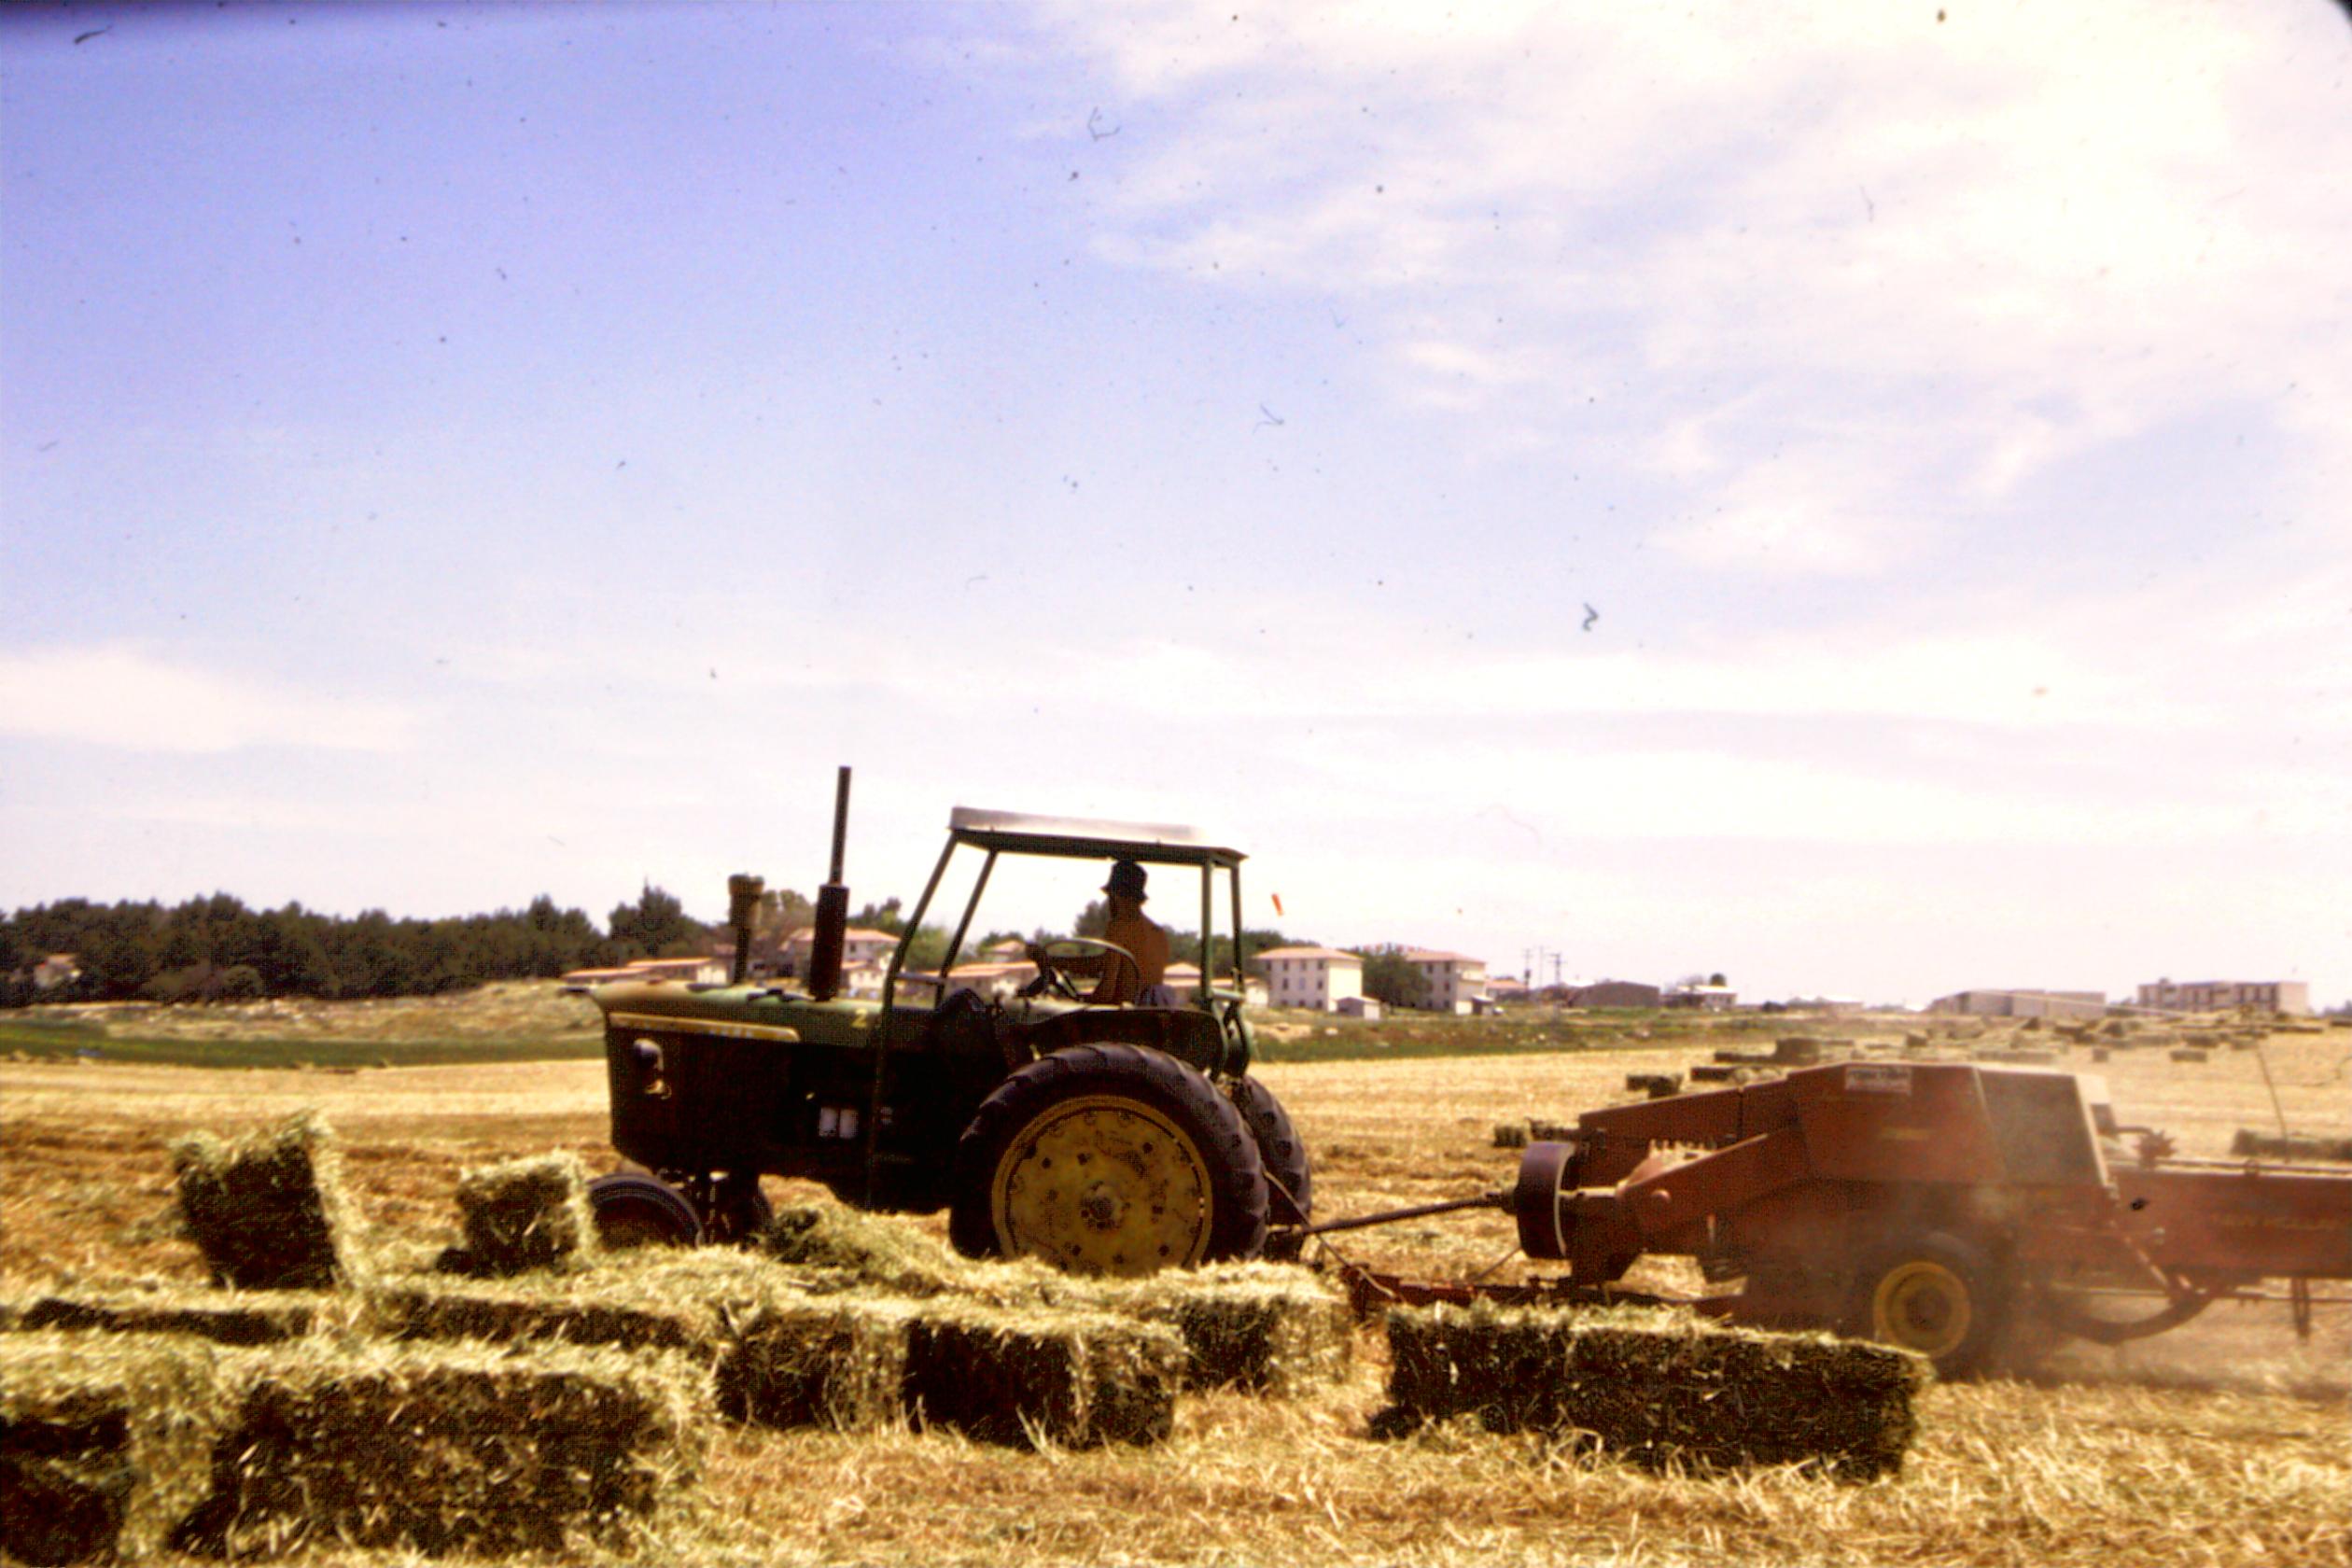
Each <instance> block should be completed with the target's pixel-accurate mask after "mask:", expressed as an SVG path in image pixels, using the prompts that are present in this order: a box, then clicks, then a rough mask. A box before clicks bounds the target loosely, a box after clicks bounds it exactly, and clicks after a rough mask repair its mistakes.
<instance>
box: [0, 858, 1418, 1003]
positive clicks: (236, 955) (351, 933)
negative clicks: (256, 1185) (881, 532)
mask: <svg viewBox="0 0 2352 1568" xmlns="http://www.w3.org/2000/svg"><path fill="white" fill-rule="evenodd" d="M812 917H813V911H812V909H811V907H810V903H809V901H808V900H807V899H805V898H804V897H803V896H802V895H800V894H799V893H797V892H794V891H792V890H791V889H772V890H770V891H769V892H768V894H767V896H766V898H765V900H763V906H762V908H761V909H760V911H759V912H758V914H757V915H756V916H755V917H754V920H755V925H756V927H757V928H758V929H760V930H762V931H763V932H767V933H772V935H771V937H770V939H771V940H775V939H777V938H780V937H781V936H782V935H783V934H784V933H785V932H788V931H791V930H793V929H796V928H797V927H800V926H803V925H805V924H807V923H808V922H809V920H810V919H811V918H812ZM1108 917H1109V910H1108V909H1107V908H1106V907H1105V906H1104V904H1103V903H1101V902H1100V901H1099V900H1098V901H1095V902H1093V903H1088V904H1087V905H1086V906H1085V908H1084V909H1083V910H1081V911H1080V912H1079V914H1078V917H1077V920H1076V922H1075V927H1074V930H1075V931H1076V934H1078V935H1080V936H1098V937H1099V936H1100V935H1101V934H1102V930H1103V927H1104V925H1105V924H1106V923H1107V921H1108ZM850 924H852V925H855V926H862V927H869V928H872V929H874V930H878V931H889V932H891V933H892V934H903V932H904V931H905V922H904V919H903V917H902V915H901V913H900V904H899V901H898V900H897V899H885V900H883V901H881V902H880V903H868V904H867V905H865V907H863V908H861V909H860V910H858V911H857V912H856V913H855V914H854V915H852V916H851V917H850ZM1057 934H1059V933H1057V932H1054V931H1045V930H1043V929H1041V930H1038V931H1031V932H1029V933H1027V936H1026V938H1024V939H1025V940H1034V941H1039V942H1043V941H1049V940H1051V939H1052V938H1053V937H1055V936H1056V935H1057ZM724 935H725V929H724V927H723V925H717V926H714V925H707V924H705V923H703V922H702V921H699V920H696V919H694V918H693V917H691V916H689V915H688V914H687V913H686V910H685V907H684V905H682V904H681V903H679V900H678V899H677V898H676V897H674V896H673V895H671V894H670V893H668V892H666V891H665V890H664V889H660V888H656V887H653V886H652V885H651V884H650V883H649V884H647V885H646V886H645V887H644V888H643V889H641V890H640V891H639V893H638V895H637V898H636V899H634V900H632V901H629V902H627V903H621V904H619V905H616V906H615V907H614V909H613V911H612V913H611V914H610V916H609V917H607V919H606V921H605V924H604V925H603V926H602V927H599V926H598V925H597V924H596V922H595V920H593V919H591V918H590V917H589V916H588V915H587V914H586V912H584V911H582V910H579V909H564V908H559V907H558V906H557V904H556V903H555V901H554V900H553V898H550V897H548V896H547V895H546V894H544V893H542V894H540V895H539V897H538V898H535V899H533V900H532V901H531V902H530V903H528V904H527V905H525V907H523V908H521V909H500V910H497V912H495V913H493V914H487V915H458V916H447V917H440V918H433V919H425V918H418V917H408V916H404V917H393V916H390V915H387V914H385V912H384V911H383V910H380V909H371V910H367V911H365V912H363V913H361V914H358V915H355V916H342V915H328V914H322V913H320V912H318V911H316V910H310V909H305V908H303V907H302V906H301V904H300V903H288V904H287V905H286V906H285V907H283V908H280V909H254V908H250V907H248V906H247V905H246V904H245V902H244V901H243V900H241V899H239V898H237V897H235V896H234V895H232V894H229V893H214V894H211V895H209V896H208V897H203V898H191V899H189V900H187V901H185V902H183V903H176V904H170V905H166V904H163V903H157V902H155V901H153V900H148V901H147V902H144V903H134V902H131V901H124V902H121V903H92V902H91V901H90V900H88V899H63V900H60V901H58V902H57V903H44V904H36V905H35V906H33V907H32V908H29V909H20V910H18V911H16V912H15V913H14V914H12V915H9V916H7V917H0V1006H8V1007H20V1006H23V1005H25V1004H27V1003H29V1002H31V1001H36V1000H37V1001H135V1000H145V1001H166V1002H171V1001H246V1000H251V999H255V998H260V997H314V998H317V999H320V1000H323V1001H343V1000H352V999H358V998H366V997H398V996H433V995H438V994H441V993H443V992H447V991H459V990H466V989H469V988H470V987H475V986H480V985H483V984H484V983H486V982H489V981H492V980H533V979H553V977H555V976H556V975H559V974H563V973H566V972H567V971H570V970H575V969H587V968H595V967H599V966H606V965H613V964H623V963H627V962H629V961H631V960H632V959H653V958H684V957H689V956H694V955H699V954H703V953H707V952H709V951H711V948H712V945H713V943H714V941H715V940H716V939H718V938H720V937H722V936H724ZM1022 935H1023V933H1021V932H1017V931H988V932H987V934H986V935H975V936H974V937H973V939H972V944H973V949H975V950H976V948H977V947H978V946H979V945H981V944H983V943H986V942H991V941H995V940H997V939H999V938H1001V937H1007V936H1012V937H1022ZM1244 935H1245V937H1246V939H1247V945H1246V948H1245V950H1246V951H1247V952H1249V953H1251V954H1257V953H1262V952H1265V951H1266V950H1267V949H1268V948H1271V947H1281V946H1286V945H1295V944H1296V943H1297V941H1298V939H1296V938H1292V937H1286V936H1284V935H1283V933H1282V932H1281V931H1275V930H1271V929H1267V930H1252V931H1247V932H1245V933H1244ZM946 942H947V933H946V932H945V931H944V930H942V929H940V928H939V927H936V926H933V925H930V924H928V923H927V924H926V925H925V926H924V927H923V929H922V930H921V931H917V932H916V933H915V938H914V941H913V943H912V945H911V946H910V947H909V950H908V954H907V960H908V963H909V965H910V966H911V967H913V968H916V969H924V968H930V967H935V966H936V965H937V964H938V963H939V962H940V960H941V959H942V958H944V957H945V947H946ZM1228 942H1229V939H1228V938H1226V937H1224V936H1219V937H1216V938H1214V939H1213V940H1212V941H1211V944H1210V953H1209V960H1210V961H1209V967H1210V969H1211V972H1212V973H1215V972H1217V971H1220V970H1222V969H1224V968H1225V966H1227V965H1229V964H1230V963H1231V961H1232V959H1231V948H1230V946H1229V945H1228ZM1169 947H1170V949H1171V951H1170V953H1169V958H1170V959H1171V960H1172V961H1174V962H1177V963H1198V962H1200V959H1201V943H1200V937H1199V935H1198V933H1197V932H1194V931H1170V932H1169ZM59 953H65V954H71V955H73V957H74V961H75V964H76V966H77V968H78V969H79V971H80V973H79V974H78V975H77V977H76V978H75V979H73V980H72V981H70V982H68V983H67V984H64V985H62V986H57V987H51V988H47V989H36V988H35V985H34V968H35V965H37V964H39V963H40V962H41V960H42V959H45V958H47V957H49V955H51V954H59ZM970 956H971V955H970V952H969V951H968V952H967V953H966V955H965V957H966V959H969V958H970ZM1361 956H1362V957H1363V959H1364V960H1365V962H1364V989H1365V995H1366V996H1370V997H1374V998H1377V999H1378V1000H1379V1001H1384V1002H1387V1003H1389V1004H1390V1005H1392V1006H1419V1005H1421V1004H1422V1003H1423V1002H1425V1001H1427V999H1428V982H1427V981H1426V979H1425V978H1424V977H1423V976H1422V974H1421V971H1420V970H1418V969H1417V968H1415V967H1414V966H1413V965H1412V964H1410V963H1409V962H1407V961H1406V960H1405V959H1404V958H1403V956H1402V955H1401V953H1400V952H1399V951H1398V950H1397V949H1395V948H1393V947H1388V948H1380V947H1373V948H1365V949H1362V950H1361ZM1248 967H1249V969H1250V970H1251V972H1252V973H1261V974H1262V973H1263V972H1262V971H1261V970H1260V969H1259V967H1258V965H1257V964H1256V963H1255V962H1254V961H1253V962H1251V963H1250V964H1249V966H1248Z"/></svg>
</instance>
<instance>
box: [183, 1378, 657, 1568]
mask: <svg viewBox="0 0 2352 1568" xmlns="http://www.w3.org/2000/svg"><path fill="white" fill-rule="evenodd" d="M231 1356H232V1358H233V1359H232V1360H231V1364H230V1365H229V1368H228V1370H229V1375H230V1377H231V1380H232V1382H233V1385H234V1387H235V1390H236V1394H237V1399H236V1407H235V1416H234V1419H233V1421H231V1425H230V1427H229V1429H228V1430H227V1431H226V1432H225V1433H224V1434H223V1435H222V1436H221V1437H220V1438H219V1440H218V1441H217V1443H215V1444H214V1446H213V1449H212V1452H211V1467H210V1481H211V1493H210V1495H209V1496H208V1497H207V1498H206V1499H205V1500H204V1502H203V1504H202V1505H200V1506H199V1507H198V1508H196V1509H195V1511H194V1512H192V1513H190V1514H189V1516H188V1517H187V1518H186V1519H184V1520H183V1521H182V1523H181V1525H180V1527H179V1528H178V1530H176V1531H175V1533H174V1535H173V1539H172V1543H171V1544H172V1546H173V1547H174V1548H175V1549H177V1550H181V1551H188V1552H192V1553H199V1554H204V1555H227V1556H250V1555H276V1554H279V1553H283V1552H286V1551H288V1550H292V1549H295V1548H297V1547H301V1546H302V1545H303V1544H305V1543H314V1542H315V1543H321V1544H324V1543H340V1544H342V1545H343V1546H346V1547H368V1548H388V1549H392V1550H400V1551H412V1552H418V1553H422V1554H424V1555H427V1556H442V1555H446V1554H450V1553H455V1552H465V1553H470V1554H474V1555H478V1556H485V1557H486V1556H495V1555H500V1554H506V1553H512V1552H521V1551H532V1552H546V1553H551V1554H552V1553H556V1552H566V1551H568V1550H570V1549H571V1543H572V1542H573V1541H574V1540H575V1539H585V1540H588V1541H593V1542H595V1543H597V1544H599V1545H602V1546H606V1547H611V1546H616V1545H627V1544H630V1543H631V1542H632V1541H633V1539H635V1538H636V1537H635V1532H636V1531H637V1529H638V1528H639V1527H641V1526H642V1525H644V1524H646V1523H648V1522H650V1521H651V1520H652V1519H653V1518H654V1516H655V1514H656V1510H657V1508H660V1507H662V1506H664V1505H676V1506H678V1507H681V1508H682V1507H684V1506H686V1505H687V1504H688V1503H689V1501H690V1500H691V1496H692V1483H693V1476H694V1473H695V1471H696V1469H697V1467H698V1463H699V1460H700V1445H699V1435H698V1431H697V1428H696V1425H695V1421H694V1408H693V1406H694V1389H693V1376H692V1372H691V1368H690V1367H689V1366H688V1365H687V1364H685V1363H683V1362H682V1361H680V1360H679V1358H677V1357H672V1356H663V1355H637V1356H629V1355H624V1354H623V1353H622V1352H620V1351H612V1350H608V1349H601V1348H582V1347H576V1346H556V1345H551V1346H546V1347H541V1348H539V1349H538V1350H536V1351H535V1352H534V1353H533V1354H531V1355H529V1356H527V1357H525V1356H520V1355H515V1354H512V1353H510V1352H507V1351H501V1350H498V1349H495V1348H493V1347H490V1346H483V1345H429V1346H411V1345H395V1344H389V1343H385V1342H381V1341H379V1342H376V1343H374V1344H372V1345H353V1346H330V1345H327V1344H322V1343H319V1342H316V1341H311V1342H306V1343H303V1344H301V1345H298V1346H293V1347H288V1348H285V1349H280V1350H275V1351H236V1352H231Z"/></svg>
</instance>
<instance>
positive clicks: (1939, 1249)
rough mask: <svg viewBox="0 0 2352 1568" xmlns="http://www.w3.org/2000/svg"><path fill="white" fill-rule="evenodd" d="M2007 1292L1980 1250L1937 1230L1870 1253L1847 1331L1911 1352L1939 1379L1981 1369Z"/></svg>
mask: <svg viewBox="0 0 2352 1568" xmlns="http://www.w3.org/2000/svg"><path fill="white" fill-rule="evenodd" d="M2008 1305H2009V1303H2008V1293H2007V1292H2006V1290H2004V1289H2003V1288H2002V1285H2001V1281H2000V1277H1999V1273H1998V1271H1997V1270H1996V1269H1995V1267H1994V1265H1993V1262H1992V1260H1991V1259H1990V1258H1988V1257H1987V1256H1986V1255H1985V1254H1984V1253H1983V1252H1981V1250H1979V1249H1978V1248H1977V1247H1975V1246H1974V1245H1972V1244H1970V1243H1969V1242H1967V1241H1964V1240H1962V1239H1960V1238H1958V1237H1956V1236H1953V1235H1950V1234H1949V1233H1947V1232H1943V1231H1929V1232H1926V1233H1925V1234H1923V1235H1919V1236H1911V1237H1905V1238H1903V1239H1899V1240H1897V1241H1894V1242H1890V1243H1888V1244H1886V1245H1885V1246H1883V1247H1881V1248H1879V1249H1878V1250H1877V1251H1876V1252H1874V1253H1871V1254H1870V1256H1869V1259H1868V1260H1867V1261H1866V1262H1865V1263H1864V1265H1863V1267H1862V1268H1861V1270H1860V1271H1859V1272H1858V1273H1857V1274H1856V1276H1855V1296H1854V1305H1853V1310H1852V1313H1851V1321H1850V1323H1849V1325H1848V1326H1849V1328H1850V1330H1851V1332H1853V1333H1855V1334H1856V1335H1858V1336H1860V1337H1864V1338H1869V1339H1876V1340H1878V1341H1879V1342H1880V1343H1882V1344H1886V1345H1894V1346H1897V1347H1899V1348H1900V1349H1903V1350H1907V1351H1917V1352H1918V1353H1919V1354H1921V1355H1924V1356H1925V1357H1927V1358H1928V1359H1929V1360H1930V1361H1932V1362H1934V1363H1935V1364H1936V1374H1937V1376H1939V1377H1941V1378H1965V1377H1967V1376H1968V1375H1970V1374H1971V1373H1974V1372H1976V1371H1979V1370H1980V1369H1981V1368H1982V1367H1983V1365H1984V1364H1985V1362H1986V1361H1987V1359H1988V1358H1989V1357H1990V1356H1991V1354H1992V1351H1993V1348H1994V1347H1995V1345H1997V1344H1998V1343H1999V1342H2000V1339H2001V1334H2002V1329H2003V1325H2004V1321H2005V1319H2006V1318H2007V1316H2008Z"/></svg>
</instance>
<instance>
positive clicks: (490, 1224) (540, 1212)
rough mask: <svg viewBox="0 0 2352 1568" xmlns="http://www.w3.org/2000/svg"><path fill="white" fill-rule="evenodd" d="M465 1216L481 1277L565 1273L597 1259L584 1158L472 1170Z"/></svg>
mask: <svg viewBox="0 0 2352 1568" xmlns="http://www.w3.org/2000/svg"><path fill="white" fill-rule="evenodd" d="M457 1211H458V1214H459V1215H460V1217H461V1218H462V1219H463V1221H464V1223H465V1234H466V1243H465V1250H466V1253H468V1255H469V1259H470V1264H471V1267H472V1270H473V1271H474V1272H476V1273H480V1274H493V1275H504V1274H521V1273H524V1272H525V1271H527V1270H529V1269H534V1268H558V1267H569V1266H575V1265H579V1264H582V1263H585V1262H587V1261H588V1260H589V1259H591V1258H593V1257H595V1254H596V1222H595V1215H594V1214H592V1213H591V1212H590V1211H589V1208H588V1170H587V1168H586V1167H585V1166H583V1165H581V1163H580V1156H579V1155H571V1154H554V1155H539V1157H537V1158H534V1159H517V1160H508V1161H506V1162H505V1163H504V1164H501V1165H492V1166H483V1167H481V1168H478V1169H472V1170H469V1171H467V1172H465V1173H464V1174H463V1175H462V1176H460V1177H459V1178H458V1179H457Z"/></svg>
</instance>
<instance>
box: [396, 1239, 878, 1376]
mask: <svg viewBox="0 0 2352 1568" xmlns="http://www.w3.org/2000/svg"><path fill="white" fill-rule="evenodd" d="M810 1278H811V1275H810V1274H809V1273H808V1272H806V1271H800V1270H794V1269H791V1268H788V1267H785V1266H784V1265H782V1264H779V1263H777V1262H775V1261H773V1260H771V1259H768V1258H763V1257H761V1256H760V1255H758V1254H757V1253H744V1252H738V1251H735V1249H733V1248H724V1249H721V1248H707V1249H704V1248H698V1249H694V1250H692V1251H674V1250H672V1249H670V1248H666V1247H653V1248H643V1249H633V1250H630V1251H626V1252H619V1253H603V1254H601V1255H600V1256H599V1257H598V1259H597V1261H596V1262H595V1265H594V1266H592V1267H585V1268H580V1269H571V1270H564V1271H541V1272H539V1273H535V1274H526V1275H522V1276H518V1277H516V1278H513V1279H501V1280H454V1279H451V1278H449V1277H447V1276H442V1275H436V1274H421V1275H416V1276H413V1277H410V1278H405V1279H400V1280H397V1281H385V1282H383V1283H381V1284H380V1285H379V1286H378V1287H377V1288H375V1289H374V1290H372V1291H371V1292H370V1293H369V1295H368V1298H367V1299H368V1307H369V1317H370V1320H371V1325H372V1326H373V1327H374V1329H375V1330H376V1331H377V1332H378V1333H381V1334H385V1335H387V1336H389V1337H393V1338H396V1339H408V1340H450V1339H480V1340H485V1341H488V1342H490V1343H493V1344H509V1345H512V1344H535V1343H539V1342H542V1341H553V1342H556V1343H561V1344H572V1345H609V1346H612V1347H614V1348H616V1349H621V1350H631V1351H677V1352H679V1353H680V1354H683V1355H686V1356H689V1357H692V1358H693V1359H696V1360H700V1361H705V1362H709V1361H715V1360H717V1359H718V1357H719V1356H720V1354H721V1352H722V1351H724V1349H725V1348H726V1346H727V1344H728V1343H729V1341H730V1338H731V1330H730V1328H729V1326H728V1325H729V1323H731V1322H732V1321H734V1320H735V1318H738V1317H740V1316H741V1315H743V1314H745V1313H747V1312H749V1311H750V1310H752V1309H755V1308H757V1307H759V1306H761V1305H763V1304H764V1303H766V1302H769V1301H772V1300H775V1299H777V1298H779V1297H782V1296H796V1295H799V1294H801V1293H802V1292H803V1291H804V1290H805V1289H806V1288H807V1285H808V1281H809V1279H810ZM829 1282H833V1283H835V1284H836V1288H846V1286H847V1284H848V1283H849V1281H846V1280H844V1281H829Z"/></svg>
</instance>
